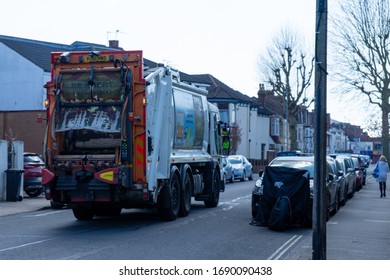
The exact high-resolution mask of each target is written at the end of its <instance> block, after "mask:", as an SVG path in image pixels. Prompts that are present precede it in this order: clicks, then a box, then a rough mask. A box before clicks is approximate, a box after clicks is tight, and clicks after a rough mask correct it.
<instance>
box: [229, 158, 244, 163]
mask: <svg viewBox="0 0 390 280" xmlns="http://www.w3.org/2000/svg"><path fill="white" fill-rule="evenodd" d="M229 160H230V163H231V164H241V163H242V161H241V159H238V158H230V159H229Z"/></svg>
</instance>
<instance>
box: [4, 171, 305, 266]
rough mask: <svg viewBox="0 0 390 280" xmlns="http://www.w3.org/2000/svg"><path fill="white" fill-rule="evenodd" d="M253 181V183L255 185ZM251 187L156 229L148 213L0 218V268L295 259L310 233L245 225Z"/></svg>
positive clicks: (65, 212)
mask: <svg viewBox="0 0 390 280" xmlns="http://www.w3.org/2000/svg"><path fill="white" fill-rule="evenodd" d="M255 179H256V178H255ZM254 183H255V180H253V181H246V182H234V183H232V184H227V186H226V191H225V192H224V193H221V197H220V203H219V205H218V207H216V208H206V207H204V205H203V202H196V201H193V204H192V209H191V212H190V214H189V216H188V217H184V218H178V219H177V220H176V221H173V222H164V221H161V220H160V219H159V217H158V215H157V214H156V212H155V211H153V210H139V209H136V210H134V209H133V210H124V211H123V212H122V214H121V215H120V216H119V217H115V218H107V217H100V218H95V219H94V220H92V221H77V220H75V218H74V216H73V214H72V211H71V210H69V209H62V210H53V209H47V210H41V211H36V212H31V213H25V214H19V215H14V216H5V217H0V224H1V227H0V259H1V260H46V259H48V260H267V259H295V256H294V255H295V254H296V253H297V251H299V249H300V248H302V246H304V243H305V242H307V239H308V238H311V235H312V231H311V230H310V229H307V228H293V229H290V230H288V231H286V232H273V231H270V230H269V229H268V228H262V227H254V226H250V225H249V221H250V219H251V216H250V215H251V214H250V213H251V212H250V203H251V190H252V186H253V184H254Z"/></svg>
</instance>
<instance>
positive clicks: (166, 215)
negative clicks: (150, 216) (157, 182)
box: [158, 172, 181, 221]
mask: <svg viewBox="0 0 390 280" xmlns="http://www.w3.org/2000/svg"><path fill="white" fill-rule="evenodd" d="M180 189H181V185H180V176H179V175H178V173H177V172H172V175H171V179H170V180H169V183H168V185H167V186H165V187H164V188H163V189H162V190H161V191H162V193H161V194H160V197H159V202H158V203H159V206H158V208H159V214H160V217H161V218H162V219H163V220H165V221H174V220H176V218H177V216H178V215H179V208H180Z"/></svg>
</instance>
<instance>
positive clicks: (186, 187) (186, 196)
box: [179, 172, 192, 217]
mask: <svg viewBox="0 0 390 280" xmlns="http://www.w3.org/2000/svg"><path fill="white" fill-rule="evenodd" d="M191 191H192V180H191V175H190V174H189V173H188V172H186V173H185V175H184V180H183V188H182V192H181V194H180V212H179V215H180V216H181V217H186V216H188V214H189V213H190V210H191V197H192V196H191Z"/></svg>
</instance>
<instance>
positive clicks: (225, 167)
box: [222, 157, 234, 184]
mask: <svg viewBox="0 0 390 280" xmlns="http://www.w3.org/2000/svg"><path fill="white" fill-rule="evenodd" d="M222 171H223V174H222V176H223V177H222V179H223V181H224V183H225V184H226V182H230V183H233V182H234V180H233V166H232V164H231V163H230V160H229V159H228V158H227V157H222Z"/></svg>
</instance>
